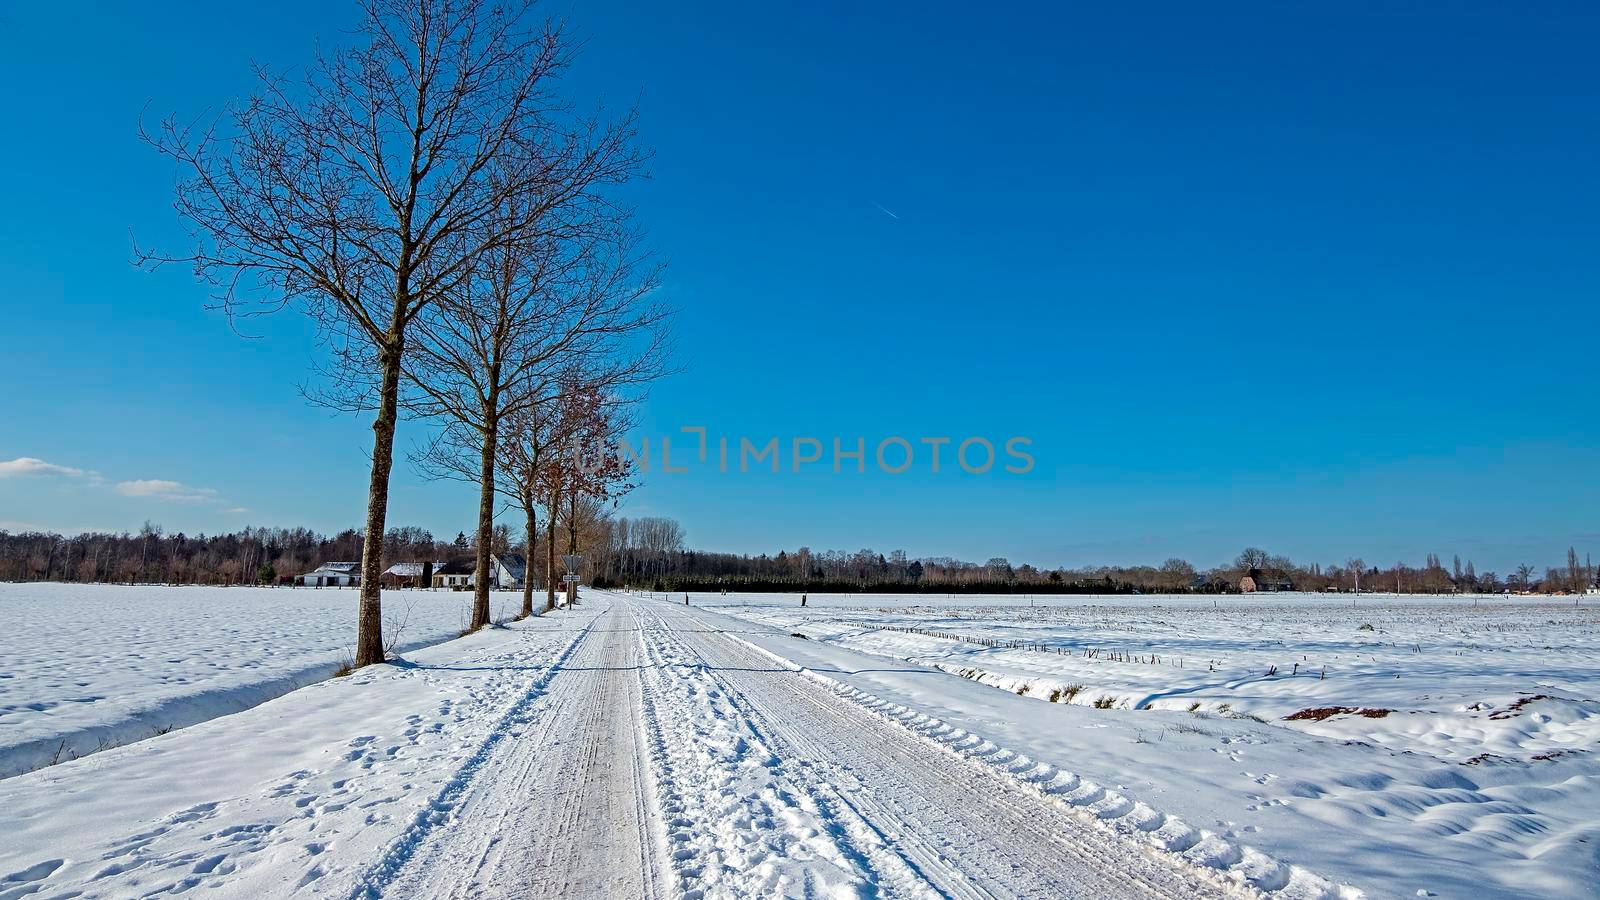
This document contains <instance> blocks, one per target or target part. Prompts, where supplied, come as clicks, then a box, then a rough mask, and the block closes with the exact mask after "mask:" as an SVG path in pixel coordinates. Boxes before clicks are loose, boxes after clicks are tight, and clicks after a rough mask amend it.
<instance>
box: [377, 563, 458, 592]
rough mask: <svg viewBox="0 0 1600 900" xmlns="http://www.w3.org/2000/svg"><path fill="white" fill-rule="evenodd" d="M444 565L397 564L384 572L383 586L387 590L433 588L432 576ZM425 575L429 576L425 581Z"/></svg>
mask: <svg viewBox="0 0 1600 900" xmlns="http://www.w3.org/2000/svg"><path fill="white" fill-rule="evenodd" d="M443 565H444V563H442V562H436V563H431V564H430V563H425V562H403V563H395V564H394V565H392V566H390V567H389V568H387V569H385V570H384V572H383V586H384V587H386V588H419V587H432V584H431V581H432V574H433V573H434V572H437V571H439V569H440V568H441V567H442V566H443ZM424 575H426V576H428V577H427V578H426V579H424V577H423V576H424Z"/></svg>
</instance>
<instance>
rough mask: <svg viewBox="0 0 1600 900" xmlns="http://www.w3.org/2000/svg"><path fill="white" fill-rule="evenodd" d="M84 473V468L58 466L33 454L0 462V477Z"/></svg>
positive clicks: (68, 476)
mask: <svg viewBox="0 0 1600 900" xmlns="http://www.w3.org/2000/svg"><path fill="white" fill-rule="evenodd" d="M83 474H84V472H83V470H82V469H74V468H73V467H71V466H58V465H56V464H55V463H48V462H45V461H44V460H42V459H38V458H36V457H32V456H19V457H17V458H16V459H12V460H6V461H4V462H0V478H16V477H19V476H22V475H61V476H64V477H66V478H78V477H80V476H82V475H83Z"/></svg>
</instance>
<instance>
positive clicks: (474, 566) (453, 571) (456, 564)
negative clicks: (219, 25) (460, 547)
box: [433, 556, 478, 575]
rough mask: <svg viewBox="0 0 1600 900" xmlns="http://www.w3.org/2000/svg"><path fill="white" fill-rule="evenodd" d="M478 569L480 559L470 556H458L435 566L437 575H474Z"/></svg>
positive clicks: (434, 572)
mask: <svg viewBox="0 0 1600 900" xmlns="http://www.w3.org/2000/svg"><path fill="white" fill-rule="evenodd" d="M477 570H478V561H477V560H476V559H474V558H472V557H470V556H458V557H456V558H455V559H452V560H450V561H448V562H446V563H444V564H443V565H439V566H435V567H434V569H433V574H435V575H472V574H475V573H476V572H477Z"/></svg>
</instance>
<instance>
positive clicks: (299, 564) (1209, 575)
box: [0, 508, 1596, 594]
mask: <svg viewBox="0 0 1600 900" xmlns="http://www.w3.org/2000/svg"><path fill="white" fill-rule="evenodd" d="M583 517H584V520H583V521H581V522H579V523H578V525H579V527H578V533H579V535H580V538H579V546H580V548H581V550H582V551H583V553H584V563H583V575H584V576H585V578H586V580H588V581H589V582H590V583H592V584H594V585H595V586H597V587H602V588H603V587H637V588H643V589H646V590H659V591H714V590H738V591H813V592H818V593H846V592H854V591H871V592H880V593H1034V594H1049V593H1060V594H1070V593H1109V594H1127V593H1154V592H1172V593H1231V592H1237V591H1238V590H1239V584H1240V580H1241V579H1242V578H1243V577H1244V576H1245V575H1248V574H1251V573H1252V572H1254V573H1257V578H1258V580H1265V581H1269V582H1273V583H1276V584H1280V585H1292V586H1293V588H1294V589H1296V590H1306V591H1354V590H1358V589H1359V590H1362V591H1385V592H1389V591H1393V592H1397V593H1454V592H1463V593H1465V592H1484V593H1499V592H1502V591H1511V592H1518V593H1523V592H1537V593H1583V592H1584V591H1586V590H1588V589H1589V588H1590V587H1591V586H1593V585H1594V584H1595V582H1596V569H1595V566H1594V565H1593V564H1592V563H1591V562H1590V560H1589V558H1588V557H1587V556H1586V555H1585V556H1583V557H1580V556H1579V554H1578V552H1577V550H1576V549H1575V548H1569V549H1568V551H1567V558H1566V561H1565V564H1564V565H1560V566H1552V567H1547V568H1545V569H1543V570H1538V569H1535V568H1534V567H1533V566H1531V565H1522V566H1518V567H1517V569H1516V570H1515V571H1512V572H1507V573H1504V574H1501V573H1496V572H1487V571H1486V572H1479V571H1477V570H1476V568H1475V567H1474V565H1473V563H1472V561H1471V560H1467V561H1465V562H1463V561H1462V560H1461V559H1460V557H1455V558H1453V559H1452V560H1451V561H1450V563H1449V564H1448V565H1447V564H1445V563H1444V562H1442V561H1441V559H1440V558H1439V557H1438V556H1437V555H1433V554H1430V555H1429V556H1428V558H1427V559H1426V560H1425V561H1424V563H1423V564H1422V565H1421V566H1413V565H1408V564H1406V563H1394V564H1392V565H1388V566H1376V565H1369V564H1368V563H1366V562H1364V561H1363V560H1360V559H1349V560H1346V561H1344V562H1341V563H1332V564H1328V565H1320V564H1317V563H1299V562H1295V561H1293V560H1290V559H1288V558H1287V557H1284V556H1277V555H1273V554H1270V553H1267V552H1266V551H1264V550H1260V549H1258V548H1254V547H1251V548H1247V549H1245V550H1244V551H1243V552H1242V553H1240V554H1239V555H1238V557H1237V558H1236V559H1234V560H1233V561H1232V562H1231V563H1229V564H1227V565H1223V566H1218V567H1216V568H1211V569H1203V570H1202V569H1199V568H1196V567H1195V566H1194V565H1192V564H1190V563H1189V562H1187V561H1185V560H1182V559H1168V560H1166V561H1165V562H1162V563H1160V564H1159V565H1153V566H1093V567H1085V568H1055V569H1046V568H1037V567H1035V566H1031V565H1027V564H1019V565H1013V564H1012V563H1011V562H1010V561H1008V560H1006V559H1003V558H1000V557H995V558H993V559H990V560H988V561H986V562H982V563H976V562H967V561H964V560H959V559H953V558H950V557H923V558H920V559H914V558H911V557H909V556H907V555H906V554H905V553H904V552H903V551H900V550H895V551H892V552H889V553H880V552H878V551H875V550H856V551H853V552H850V551H841V550H826V551H814V550H812V549H810V548H808V547H800V548H798V549H796V550H780V551H778V552H777V553H776V554H770V555H769V554H765V553H763V554H760V555H755V556H752V555H749V554H735V553H717V552H712V551H705V550H692V549H688V548H687V547H686V546H685V542H684V530H683V528H682V526H681V525H680V524H679V523H678V522H676V521H675V520H673V519H670V518H664V517H654V516H652V517H645V518H636V519H628V518H611V517H610V516H608V515H605V514H603V513H595V512H593V511H592V508H591V511H589V512H587V513H583ZM561 525H562V528H563V529H565V528H566V526H567V523H566V522H562V523H561ZM540 531H541V532H542V531H543V529H540ZM544 540H545V535H544V534H542V533H541V534H537V535H535V541H534V544H533V549H534V552H533V554H532V557H533V558H532V559H531V560H530V569H531V571H532V572H533V573H534V576H533V577H534V578H535V579H536V582H535V583H537V584H544V583H545V579H546V578H547V577H548V575H549V573H547V572H546V571H545V566H544V559H545V552H544ZM363 544H364V541H363V537H362V534H361V533H360V532H359V531H356V530H354V529H347V530H345V531H341V532H339V533H338V534H335V535H332V536H328V535H323V534H319V533H317V532H315V531H312V530H310V529H307V528H246V529H243V530H242V531H237V532H232V533H229V534H220V535H210V536H208V535H204V534H199V535H194V536H189V535H186V534H183V533H181V532H179V533H168V532H166V531H165V530H164V529H162V528H161V527H160V526H159V525H153V524H149V523H146V525H145V526H144V527H143V528H141V529H140V530H139V531H138V532H136V533H127V532H124V533H121V534H105V533H89V534H80V535H76V536H70V537H69V536H63V535H60V534H55V533H49V532H22V533H11V532H7V531H3V530H0V580H4V581H64V582H79V583H91V582H115V583H123V584H135V583H146V584H209V585H240V584H267V585H272V584H285V583H287V582H288V581H289V579H291V578H293V577H294V576H295V575H297V574H300V573H303V572H309V571H311V570H312V569H314V568H316V567H317V566H318V565H319V564H321V563H324V562H332V561H351V562H353V561H357V560H360V559H361V552H362V548H363ZM558 544H559V545H560V546H558V547H557V550H558V552H565V549H566V548H565V546H564V544H565V537H561V538H558ZM476 549H477V547H476V542H475V541H473V540H472V538H471V537H469V535H468V534H467V533H465V532H463V533H458V534H457V535H456V536H455V538H454V539H449V540H440V539H437V538H435V536H434V535H433V534H432V533H430V532H429V531H427V530H426V529H423V528H417V527H399V528H391V529H389V530H388V531H387V532H386V534H385V540H384V545H383V550H384V557H385V565H391V564H393V563H398V562H423V561H428V560H432V561H443V560H448V559H452V558H457V557H465V556H471V555H472V554H474V553H475V552H476ZM527 549H528V545H527V543H526V535H523V534H514V533H513V532H512V531H511V529H509V528H507V527H506V526H503V525H502V526H499V527H497V528H496V529H495V530H494V534H493V543H492V546H491V550H492V552H495V553H506V552H515V553H526V552H527ZM559 574H560V573H557V575H559Z"/></svg>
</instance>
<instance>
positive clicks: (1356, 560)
mask: <svg viewBox="0 0 1600 900" xmlns="http://www.w3.org/2000/svg"><path fill="white" fill-rule="evenodd" d="M1344 568H1345V571H1346V572H1349V573H1350V578H1351V579H1352V580H1353V581H1354V582H1355V590H1356V593H1358V594H1359V593H1361V573H1362V572H1365V571H1366V570H1367V563H1366V561H1365V560H1363V559H1362V558H1361V557H1359V556H1356V557H1351V558H1350V559H1347V560H1345V561H1344Z"/></svg>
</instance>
